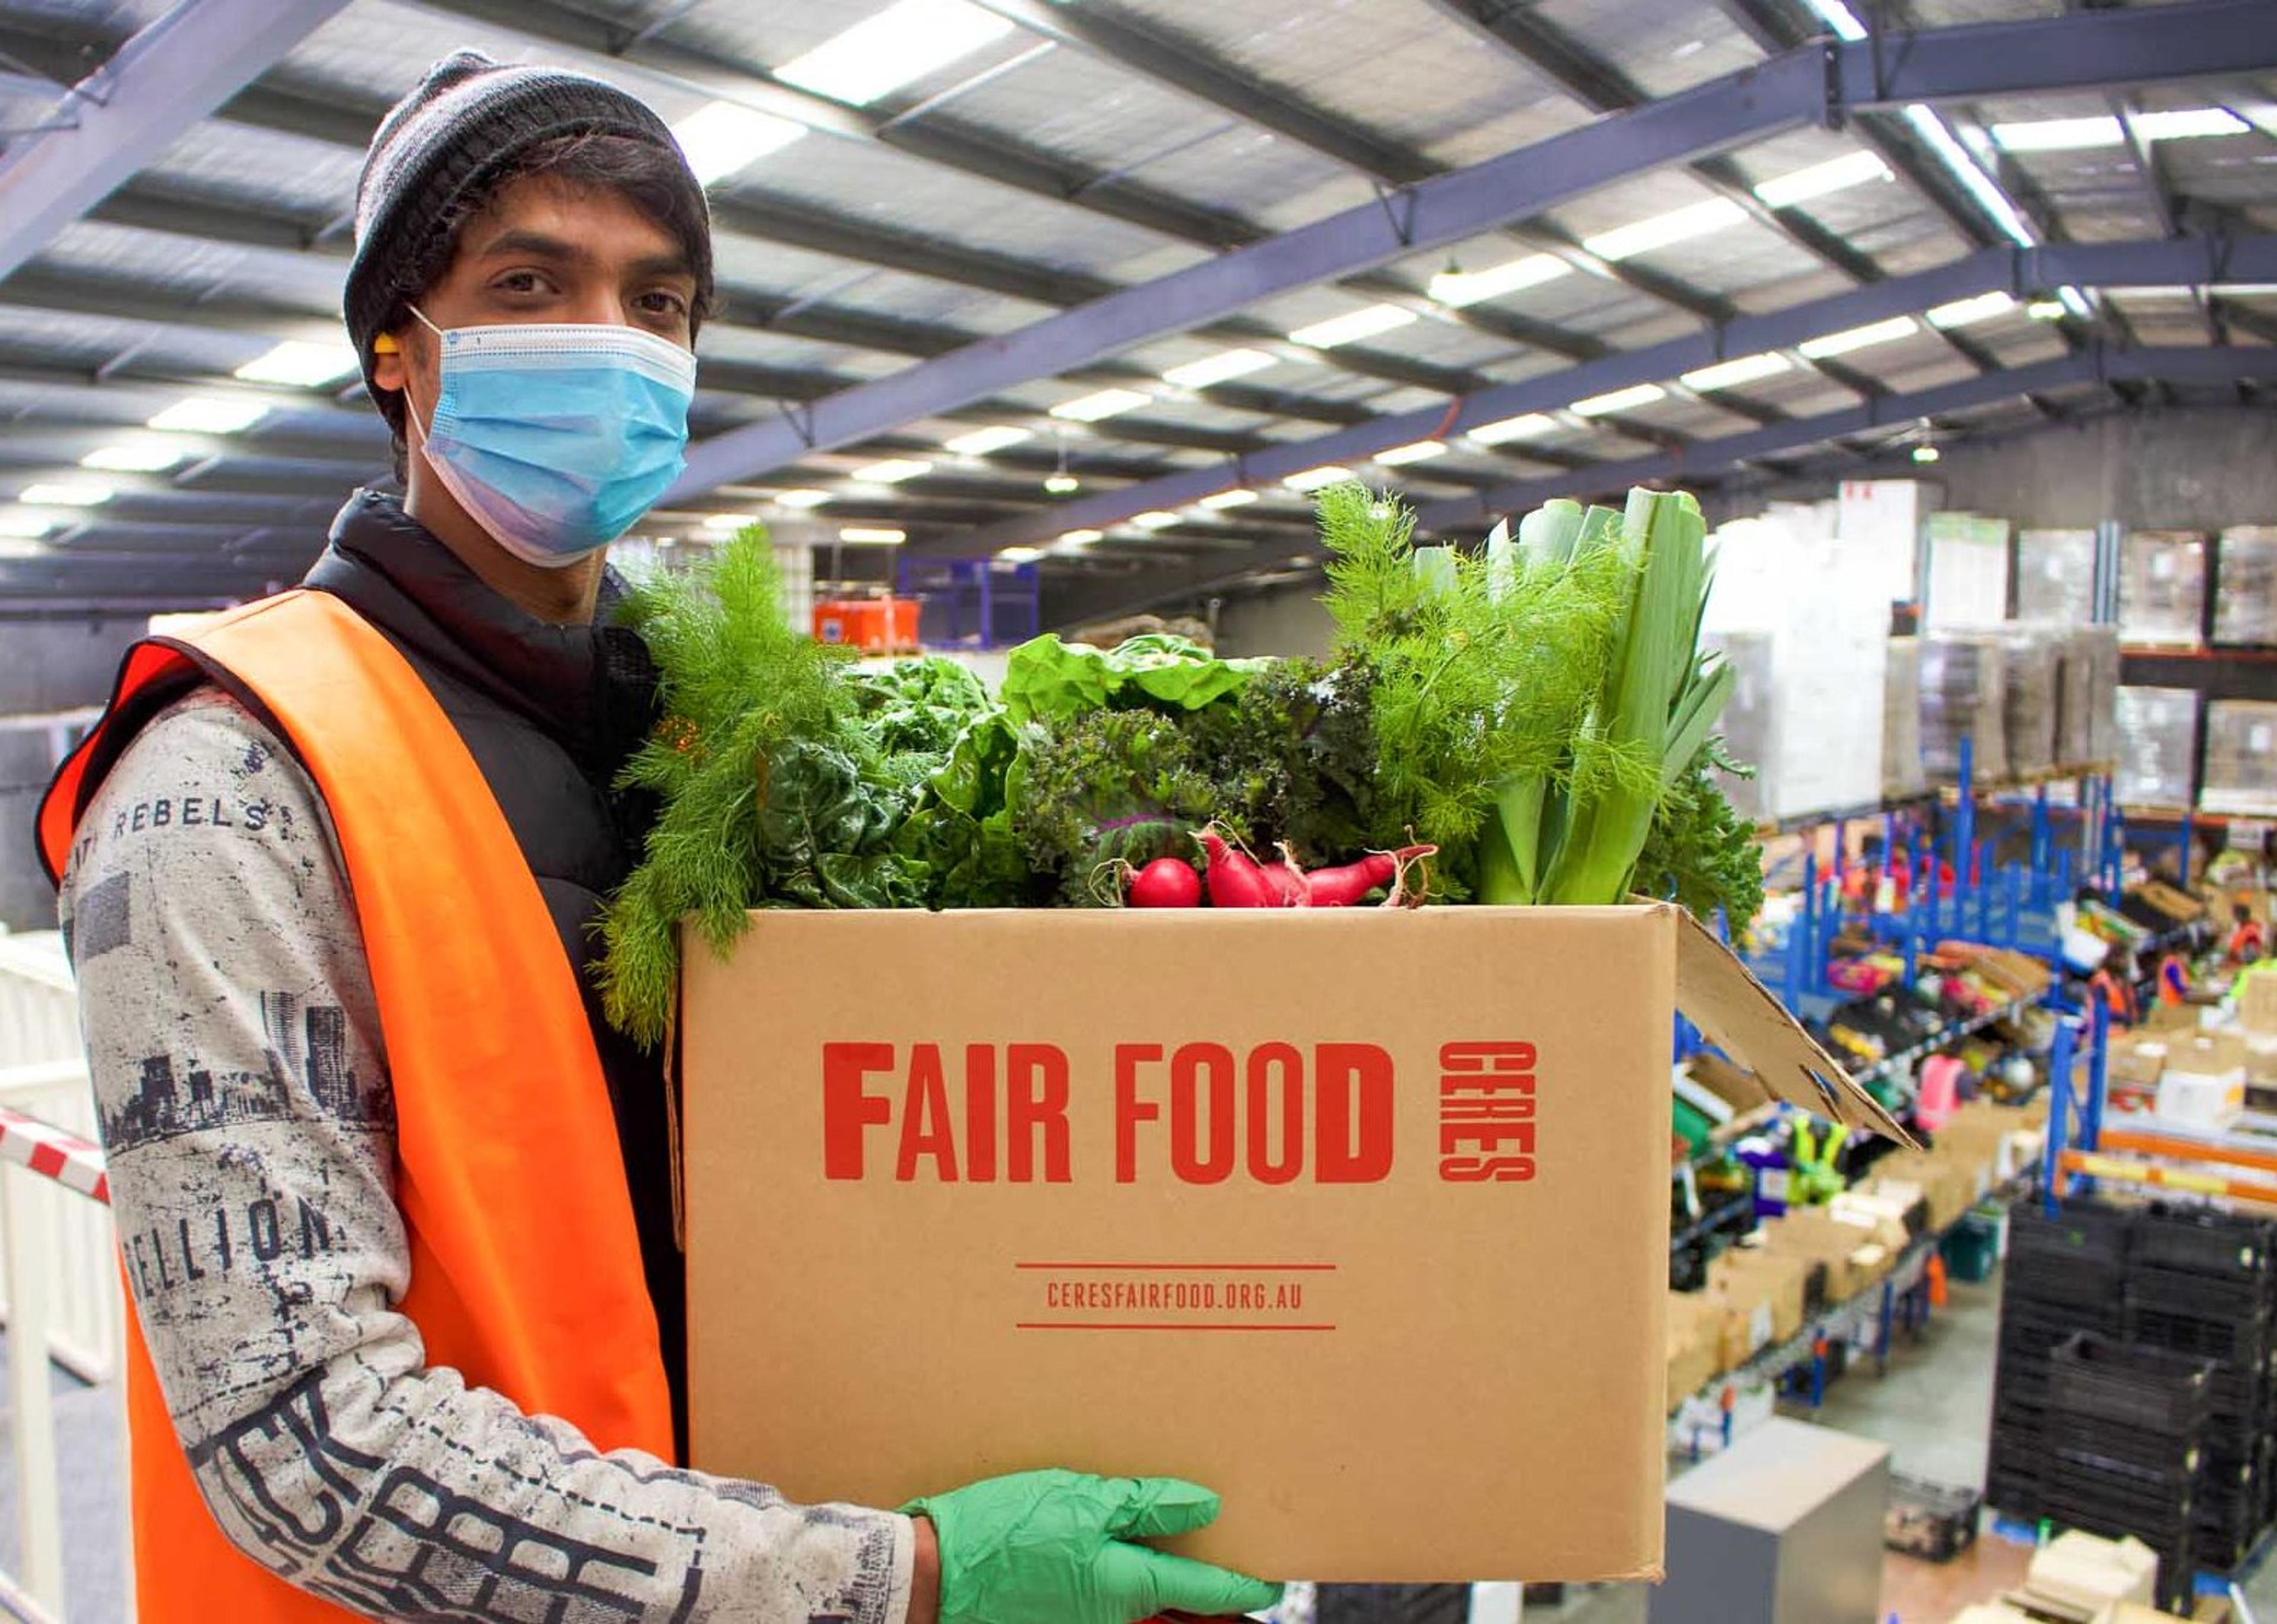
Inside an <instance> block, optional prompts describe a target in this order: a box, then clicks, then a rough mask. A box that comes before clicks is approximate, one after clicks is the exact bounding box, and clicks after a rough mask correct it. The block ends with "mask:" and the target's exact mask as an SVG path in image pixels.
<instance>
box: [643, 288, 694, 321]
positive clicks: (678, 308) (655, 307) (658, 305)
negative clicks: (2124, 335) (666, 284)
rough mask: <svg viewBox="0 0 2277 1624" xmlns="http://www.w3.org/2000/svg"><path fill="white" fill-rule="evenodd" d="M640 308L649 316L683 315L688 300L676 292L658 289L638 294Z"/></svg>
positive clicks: (686, 312)
mask: <svg viewBox="0 0 2277 1624" xmlns="http://www.w3.org/2000/svg"><path fill="white" fill-rule="evenodd" d="M640 308H641V309H643V310H645V311H647V312H648V313H649V314H650V315H651V316H685V315H687V314H688V301H686V300H685V299H682V297H681V296H680V295H679V294H667V293H663V292H660V291H659V292H657V293H652V294H642V295H641V296H640Z"/></svg>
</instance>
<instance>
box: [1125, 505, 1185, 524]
mask: <svg viewBox="0 0 2277 1624" xmlns="http://www.w3.org/2000/svg"><path fill="white" fill-rule="evenodd" d="M1177 522H1178V515H1176V514H1174V513H1172V512H1171V511H1170V510H1169V508H1167V507H1157V508H1154V509H1153V510H1152V511H1150V512H1147V513H1134V514H1132V515H1131V523H1133V524H1135V525H1137V526H1138V528H1139V529H1140V530H1169V528H1170V526H1172V525H1173V524H1176V523H1177Z"/></svg>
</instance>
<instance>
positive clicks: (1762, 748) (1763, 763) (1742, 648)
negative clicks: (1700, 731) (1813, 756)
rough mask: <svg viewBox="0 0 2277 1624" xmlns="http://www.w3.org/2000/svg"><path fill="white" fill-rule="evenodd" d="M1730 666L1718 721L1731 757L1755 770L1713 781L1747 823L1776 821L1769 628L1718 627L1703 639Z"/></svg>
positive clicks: (1773, 691) (1775, 713) (1775, 728)
mask: <svg viewBox="0 0 2277 1624" xmlns="http://www.w3.org/2000/svg"><path fill="white" fill-rule="evenodd" d="M1706 643H1707V645H1708V646H1709V647H1710V648H1711V649H1716V650H1718V651H1720V652H1722V654H1723V656H1724V663H1725V665H1727V666H1729V667H1731V668H1732V698H1731V701H1730V703H1729V704H1727V705H1725V707H1724V714H1723V717H1722V719H1721V720H1720V721H1718V722H1717V727H1718V728H1720V729H1721V730H1722V732H1723V735H1724V743H1725V746H1726V747H1727V748H1728V749H1729V750H1730V751H1731V753H1732V757H1733V759H1737V760H1740V761H1744V762H1747V763H1748V765H1749V766H1754V767H1755V769H1756V770H1755V773H1754V774H1751V775H1749V776H1748V777H1745V778H1742V777H1740V775H1739V774H1735V773H1725V772H1718V773H1717V774H1716V782H1717V784H1718V785H1720V786H1721V787H1722V789H1723V791H1724V793H1725V796H1726V797H1729V798H1730V800H1731V803H1732V810H1733V811H1735V812H1738V813H1739V814H1740V816H1741V817H1742V818H1745V819H1748V820H1749V821H1751V822H1755V823H1769V822H1772V821H1774V820H1776V819H1777V817H1778V813H1776V812H1773V811H1772V810H1771V808H1772V807H1773V805H1774V804H1776V803H1777V796H1776V795H1775V793H1774V789H1773V786H1772V783H1771V776H1770V774H1769V772H1768V771H1767V770H1766V768H1767V767H1768V766H1769V765H1771V763H1772V759H1773V752H1774V751H1776V750H1777V748H1778V682H1777V680H1776V675H1775V673H1774V671H1773V667H1772V660H1771V633H1769V632H1767V631H1725V632H1717V633H1716V634H1714V635H1713V636H1711V637H1708V638H1707V639H1706Z"/></svg>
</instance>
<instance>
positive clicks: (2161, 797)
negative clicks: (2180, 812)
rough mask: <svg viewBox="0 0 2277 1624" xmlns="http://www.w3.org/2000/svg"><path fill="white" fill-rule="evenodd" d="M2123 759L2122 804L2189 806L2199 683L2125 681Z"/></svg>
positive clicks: (2118, 787) (2117, 786) (2118, 777)
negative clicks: (2143, 684)
mask: <svg viewBox="0 0 2277 1624" xmlns="http://www.w3.org/2000/svg"><path fill="white" fill-rule="evenodd" d="M2118 715H2119V763H2118V771H2117V773H2116V774H2115V775H2114V778H2113V784H2112V789H2113V792H2114V793H2115V794H2116V795H2117V796H2118V797H2119V803H2120V804H2121V805H2122V806H2188V805H2189V804H2190V776H2191V766H2192V763H2193V761H2194V760H2195V759H2196V757H2197V747H2198V692H2197V689H2195V688H2130V687H2121V689H2120V690H2119V698H2118Z"/></svg>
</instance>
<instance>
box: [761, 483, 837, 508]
mask: <svg viewBox="0 0 2277 1624" xmlns="http://www.w3.org/2000/svg"><path fill="white" fill-rule="evenodd" d="M829 499H830V492H827V491H814V490H809V489H806V488H804V487H800V488H797V489H795V490H789V491H777V492H774V493H773V495H771V496H769V497H768V498H767V500H769V501H771V502H773V504H774V505H775V506H776V507H821V506H822V505H823V503H825V502H826V501H828V500H829Z"/></svg>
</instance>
